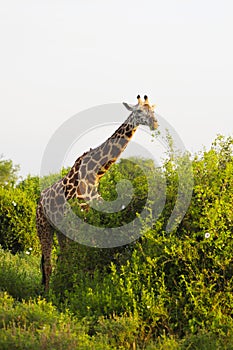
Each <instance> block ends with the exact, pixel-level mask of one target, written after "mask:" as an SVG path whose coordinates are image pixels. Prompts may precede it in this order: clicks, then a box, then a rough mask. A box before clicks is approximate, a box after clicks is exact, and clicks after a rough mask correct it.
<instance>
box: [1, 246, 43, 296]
mask: <svg viewBox="0 0 233 350" xmlns="http://www.w3.org/2000/svg"><path fill="white" fill-rule="evenodd" d="M32 253H33V252H32V251H31V250H28V251H27V252H25V253H20V254H16V255H12V254H11V253H10V252H7V251H4V250H3V249H2V248H0V290H1V291H6V292H8V293H9V294H10V295H11V296H13V297H14V298H16V299H19V300H22V299H29V298H31V297H34V296H36V295H38V294H39V293H40V292H41V291H42V288H41V272H40V263H39V258H38V257H35V256H33V255H32Z"/></svg>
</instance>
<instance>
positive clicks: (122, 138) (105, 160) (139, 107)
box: [36, 95, 158, 291]
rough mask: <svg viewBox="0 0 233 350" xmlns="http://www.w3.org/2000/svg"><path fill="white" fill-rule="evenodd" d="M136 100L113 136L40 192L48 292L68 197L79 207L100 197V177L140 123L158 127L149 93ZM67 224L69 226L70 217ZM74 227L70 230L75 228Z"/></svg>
mask: <svg viewBox="0 0 233 350" xmlns="http://www.w3.org/2000/svg"><path fill="white" fill-rule="evenodd" d="M137 100H138V101H137V104H135V105H131V104H128V103H123V104H124V106H125V107H126V108H127V109H128V110H130V112H131V113H130V115H129V116H128V118H127V119H126V120H125V121H124V122H123V123H122V125H121V126H120V127H118V128H117V130H116V131H115V132H114V133H113V134H112V136H110V137H109V138H108V139H107V140H106V141H105V142H103V143H102V144H101V145H100V146H98V147H96V148H94V149H92V148H90V150H89V151H88V152H85V153H84V154H83V155H81V156H80V157H78V158H77V159H76V161H75V163H74V165H73V166H72V168H71V169H70V171H69V172H68V174H67V175H66V176H64V177H63V178H62V179H60V180H59V181H57V182H55V183H54V184H53V185H51V186H50V187H48V188H46V189H45V190H43V191H42V192H41V197H40V200H39V203H38V206H37V212H36V225H37V232H38V236H39V239H40V243H41V249H42V260H41V262H42V264H41V266H42V282H43V284H44V286H45V290H46V291H47V290H48V289H49V280H50V276H51V272H52V265H51V251H52V244H53V235H54V232H55V231H56V233H57V236H58V242H59V245H60V248H61V251H62V250H63V249H64V247H65V244H66V239H67V237H66V236H65V235H64V232H63V230H62V224H63V222H64V218H65V217H66V214H67V210H69V205H67V204H68V203H69V200H71V199H74V198H76V199H77V200H78V202H80V207H82V206H85V207H86V209H88V207H89V206H90V204H91V203H92V201H94V200H97V201H99V200H101V196H100V194H99V192H98V185H99V180H100V179H101V177H102V176H103V175H104V174H105V173H106V172H107V171H108V170H109V168H110V167H111V165H112V164H113V163H115V162H116V160H117V159H118V158H119V156H120V154H121V153H122V152H123V151H124V150H125V148H126V147H127V145H128V143H129V142H130V140H131V138H132V136H133V135H134V133H135V131H136V130H137V128H138V126H139V125H146V126H148V127H149V128H150V129H151V130H155V129H157V128H158V121H157V119H156V117H155V114H154V108H155V106H154V105H150V103H149V101H148V97H147V96H146V95H145V96H144V101H142V100H141V97H140V96H139V95H138V96H137ZM67 208H68V209H67ZM71 219H72V216H71ZM71 224H72V223H71ZM65 225H66V226H67V225H68V222H67V220H65ZM71 226H72V225H71ZM71 226H70V228H69V227H68V229H70V230H72V228H71ZM66 229H67V227H66ZM75 229H77V227H75Z"/></svg>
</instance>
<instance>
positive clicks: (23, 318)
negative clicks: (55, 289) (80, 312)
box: [0, 293, 110, 350]
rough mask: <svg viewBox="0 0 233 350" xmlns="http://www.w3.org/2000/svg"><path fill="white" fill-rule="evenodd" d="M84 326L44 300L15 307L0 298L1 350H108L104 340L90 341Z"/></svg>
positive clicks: (9, 299) (14, 303) (12, 302)
mask: <svg viewBox="0 0 233 350" xmlns="http://www.w3.org/2000/svg"><path fill="white" fill-rule="evenodd" d="M87 331H88V328H87V326H85V324H83V323H81V322H79V321H77V320H76V319H75V318H74V317H72V316H71V315H70V314H69V313H68V312H65V313H59V312H58V311H57V309H56V308H55V307H54V306H53V305H52V304H51V303H48V302H46V301H45V300H44V299H40V298H39V299H37V300H35V301H28V302H27V303H26V302H21V303H16V302H15V301H14V299H13V298H12V297H9V296H8V295H7V294H6V293H5V294H0V349H2V350H9V349H11V350H14V349H21V350H25V349H28V350H29V349H30V350H41V349H46V350H54V349H56V350H75V349H77V350H82V349H83V350H86V349H97V350H98V349H99V350H102V349H106V350H107V349H110V348H109V347H108V345H107V344H106V343H105V341H104V340H99V339H98V338H95V337H92V338H91V337H90V336H89V335H88V334H87Z"/></svg>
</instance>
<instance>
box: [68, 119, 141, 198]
mask: <svg viewBox="0 0 233 350" xmlns="http://www.w3.org/2000/svg"><path fill="white" fill-rule="evenodd" d="M137 128H138V125H135V123H134V120H133V118H132V115H130V116H129V117H128V119H127V120H126V121H125V122H124V123H123V124H122V125H121V126H120V127H119V128H118V129H117V130H116V131H115V132H114V133H113V134H112V136H110V137H109V138H108V139H107V140H106V141H105V142H104V143H102V144H101V145H100V146H98V147H96V148H95V149H90V151H89V152H86V153H84V154H83V155H82V156H81V157H79V158H78V159H77V160H76V161H75V164H74V166H73V167H72V168H71V170H70V171H69V173H68V174H67V176H65V177H64V179H63V184H64V186H66V188H67V191H66V198H67V199H70V198H75V197H76V198H82V199H85V200H91V199H94V198H98V197H99V194H98V190H97V189H98V184H99V180H100V178H101V177H102V176H103V175H104V174H105V173H106V172H107V171H108V170H109V168H110V167H111V165H112V164H114V163H115V162H116V160H117V159H118V158H119V156H120V155H121V153H122V152H123V151H124V150H125V148H126V147H127V145H128V143H129V142H130V140H131V138H132V136H133V135H134V133H135V131H136V130H137Z"/></svg>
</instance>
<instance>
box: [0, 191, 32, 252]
mask: <svg viewBox="0 0 233 350" xmlns="http://www.w3.org/2000/svg"><path fill="white" fill-rule="evenodd" d="M35 211H36V204H35V202H33V201H32V200H31V199H30V198H28V196H27V194H26V193H25V192H24V191H22V190H21V189H19V188H13V187H0V244H1V246H2V247H3V248H4V249H9V250H11V251H12V252H13V253H15V252H17V251H23V250H26V249H29V248H32V249H33V251H34V252H35V251H38V250H39V241H38V238H37V234H36V227H35Z"/></svg>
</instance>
